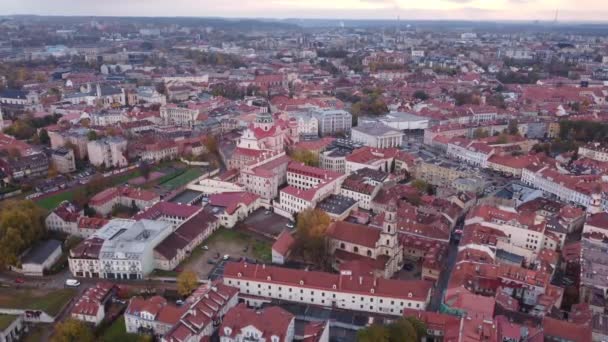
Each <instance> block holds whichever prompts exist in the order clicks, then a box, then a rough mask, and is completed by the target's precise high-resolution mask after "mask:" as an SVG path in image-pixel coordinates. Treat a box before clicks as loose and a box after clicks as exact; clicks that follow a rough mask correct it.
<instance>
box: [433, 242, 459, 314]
mask: <svg viewBox="0 0 608 342" xmlns="http://www.w3.org/2000/svg"><path fill="white" fill-rule="evenodd" d="M457 254H458V243H457V242H455V241H453V240H452V241H450V244H449V247H448V258H447V262H446V266H447V267H446V269H445V270H443V272H441V275H440V276H439V280H438V281H437V284H436V285H437V286H436V287H435V291H434V292H433V296H432V297H431V303H430V305H429V307H428V309H429V310H430V311H438V310H439V307H440V306H441V300H442V299H443V293H444V292H445V289H446V288H447V286H448V281H449V280H450V275H451V274H452V269H454V265H455V264H456V255H457Z"/></svg>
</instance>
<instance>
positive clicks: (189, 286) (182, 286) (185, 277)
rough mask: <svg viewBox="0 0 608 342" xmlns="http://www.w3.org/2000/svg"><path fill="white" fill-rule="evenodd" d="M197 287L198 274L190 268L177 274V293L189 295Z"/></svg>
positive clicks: (184, 295)
mask: <svg viewBox="0 0 608 342" xmlns="http://www.w3.org/2000/svg"><path fill="white" fill-rule="evenodd" d="M197 287H198V276H197V275H196V273H194V271H192V270H185V271H183V272H182V273H180V274H179V276H177V293H179V294H180V296H183V297H186V296H189V295H190V294H191V293H192V291H194V290H196V288H197Z"/></svg>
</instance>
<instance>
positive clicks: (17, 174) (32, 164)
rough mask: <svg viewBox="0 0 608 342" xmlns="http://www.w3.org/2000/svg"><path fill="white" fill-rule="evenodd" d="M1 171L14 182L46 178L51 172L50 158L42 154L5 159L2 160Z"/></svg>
mask: <svg viewBox="0 0 608 342" xmlns="http://www.w3.org/2000/svg"><path fill="white" fill-rule="evenodd" d="M0 170H2V171H4V173H5V174H6V175H8V176H9V177H10V178H12V179H14V180H20V179H27V178H37V177H44V176H46V175H47V173H48V171H49V158H48V157H47V156H46V154H44V153H42V152H40V153H33V154H29V155H26V156H21V157H14V158H12V157H9V158H3V159H0Z"/></svg>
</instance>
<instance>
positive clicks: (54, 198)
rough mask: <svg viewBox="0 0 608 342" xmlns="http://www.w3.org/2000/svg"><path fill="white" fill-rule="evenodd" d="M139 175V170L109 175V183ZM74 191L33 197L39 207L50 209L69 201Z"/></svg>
mask: <svg viewBox="0 0 608 342" xmlns="http://www.w3.org/2000/svg"><path fill="white" fill-rule="evenodd" d="M139 176H140V173H139V170H135V171H132V172H128V173H125V174H122V175H119V176H114V177H111V178H110V182H109V184H110V185H111V186H114V185H119V184H124V183H126V182H128V181H129V179H131V178H135V177H139ZM74 191H75V189H74V188H72V189H71V190H67V191H64V192H60V193H57V194H55V195H51V196H48V197H44V198H41V199H39V200H36V199H35V200H34V202H36V204H38V205H39V206H40V207H42V208H44V209H46V210H49V211H50V210H53V209H55V208H56V207H57V206H58V205H59V204H60V203H61V202H63V201H71V200H72V199H73V198H74Z"/></svg>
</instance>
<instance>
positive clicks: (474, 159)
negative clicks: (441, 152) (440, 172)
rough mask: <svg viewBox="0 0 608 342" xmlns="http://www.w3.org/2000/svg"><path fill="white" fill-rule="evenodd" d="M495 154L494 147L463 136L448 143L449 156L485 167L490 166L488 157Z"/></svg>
mask: <svg viewBox="0 0 608 342" xmlns="http://www.w3.org/2000/svg"><path fill="white" fill-rule="evenodd" d="M493 154H494V149H493V148H492V147H491V146H489V145H487V144H484V143H479V142H475V141H469V140H467V139H463V138H454V139H452V140H450V142H449V143H448V150H447V155H448V156H449V157H451V158H454V159H457V160H462V161H463V162H465V163H468V164H471V165H475V166H480V167H483V168H487V167H488V159H489V158H490V157H491V156H492V155H493Z"/></svg>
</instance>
